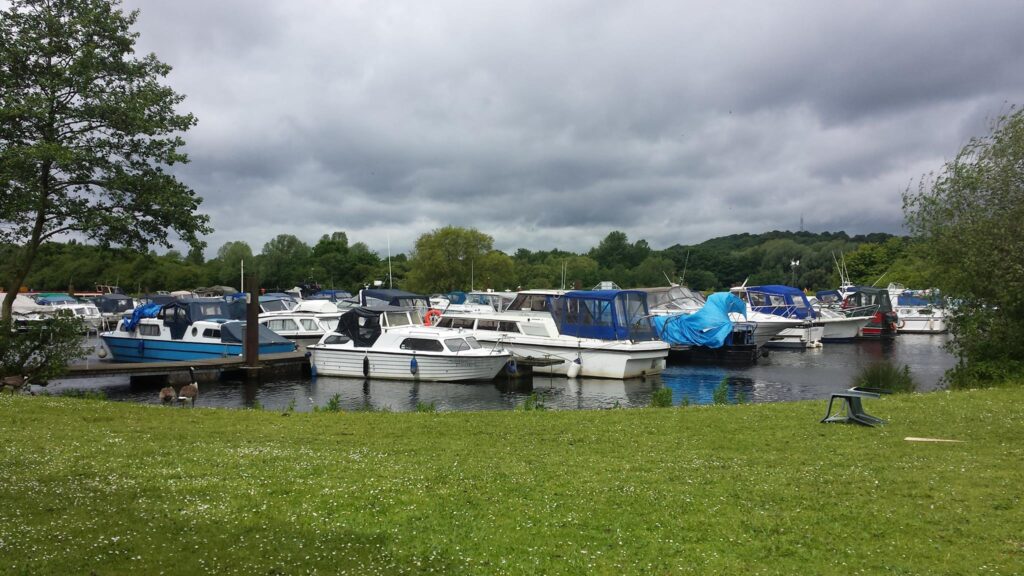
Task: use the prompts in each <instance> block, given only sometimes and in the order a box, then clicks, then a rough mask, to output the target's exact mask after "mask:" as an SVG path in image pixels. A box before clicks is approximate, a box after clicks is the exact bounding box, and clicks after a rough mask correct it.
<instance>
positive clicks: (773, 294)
mask: <svg viewBox="0 0 1024 576" xmlns="http://www.w3.org/2000/svg"><path fill="white" fill-rule="evenodd" d="M746 290H747V295H748V296H747V297H748V301H749V303H750V306H751V308H752V309H754V310H756V311H758V312H763V313H766V314H773V315H776V316H782V317H784V318H793V319H798V320H803V321H805V322H808V323H810V324H808V325H804V326H801V327H800V328H797V329H792V330H791V331H788V332H786V331H784V332H782V334H781V336H783V337H786V338H788V339H789V340H790V341H791V342H792V344H793V345H796V346H800V345H814V344H813V343H814V342H815V341H821V342H850V341H852V340H853V339H855V338H857V337H858V336H859V335H860V331H861V329H862V328H864V326H865V325H866V324H867V323H868V321H870V318H863V317H848V316H846V315H845V314H841V313H836V312H832V311H830V310H828V309H827V308H826V309H823V308H821V307H820V306H818V307H815V306H814V304H813V303H812V302H811V300H810V299H809V298H808V297H807V296H806V295H805V294H804V292H803V290H800V289H799V288H794V287H792V286H782V285H774V284H769V285H765V286H748V287H747V289H746Z"/></svg>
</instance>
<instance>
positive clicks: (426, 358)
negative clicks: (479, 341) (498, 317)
mask: <svg viewBox="0 0 1024 576" xmlns="http://www.w3.org/2000/svg"><path fill="white" fill-rule="evenodd" d="M309 352H310V353H311V355H310V359H309V361H310V365H311V366H312V368H313V369H314V370H315V371H316V374H318V375H322V376H347V377H353V378H371V379H385V380H427V381H438V382H462V381H473V380H493V379H494V378H495V376H497V375H498V372H500V371H501V370H502V368H504V367H505V364H507V363H508V360H509V358H510V356H509V355H508V354H488V355H469V354H466V355H459V356H448V355H431V354H427V353H418V354H415V355H413V354H407V353H402V352H382V351H373V350H366V349H339V348H324V347H318V346H311V347H310V348H309ZM364 358H365V359H366V361H365V362H364ZM413 358H415V359H416V366H415V371H414V369H413V363H412V360H413Z"/></svg>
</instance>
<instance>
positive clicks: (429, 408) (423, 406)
mask: <svg viewBox="0 0 1024 576" xmlns="http://www.w3.org/2000/svg"><path fill="white" fill-rule="evenodd" d="M416 411H417V412H437V405H436V404H434V403H433V402H417V403H416Z"/></svg>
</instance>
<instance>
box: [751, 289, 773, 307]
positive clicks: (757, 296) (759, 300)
mask: <svg viewBox="0 0 1024 576" xmlns="http://www.w3.org/2000/svg"><path fill="white" fill-rule="evenodd" d="M747 298H748V302H750V305H751V306H767V305H768V296H767V295H765V294H761V293H760V292H748V293H747Z"/></svg>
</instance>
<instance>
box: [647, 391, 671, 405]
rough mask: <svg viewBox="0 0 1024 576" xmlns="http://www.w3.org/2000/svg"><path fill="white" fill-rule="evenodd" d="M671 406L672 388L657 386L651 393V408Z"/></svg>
mask: <svg viewBox="0 0 1024 576" xmlns="http://www.w3.org/2000/svg"><path fill="white" fill-rule="evenodd" d="M671 406H672V389H671V388H658V389H657V390H655V391H654V394H651V408H669V407H671Z"/></svg>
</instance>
